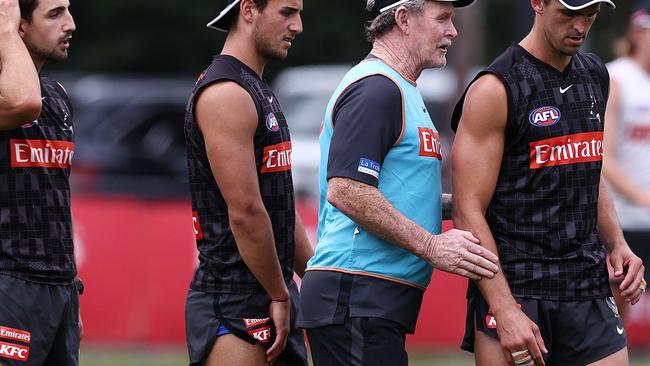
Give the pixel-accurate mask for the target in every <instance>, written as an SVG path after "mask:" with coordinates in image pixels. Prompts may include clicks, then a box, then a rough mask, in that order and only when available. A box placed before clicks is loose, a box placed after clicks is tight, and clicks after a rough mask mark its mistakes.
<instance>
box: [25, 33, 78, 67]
mask: <svg viewBox="0 0 650 366" xmlns="http://www.w3.org/2000/svg"><path fill="white" fill-rule="evenodd" d="M62 40H63V38H61V39H60V40H59V42H58V43H57V45H56V47H55V48H54V49H45V48H42V47H38V46H36V45H33V44H32V45H29V44H27V48H28V49H29V52H30V53H31V54H32V55H35V56H37V57H38V58H40V59H41V60H43V61H48V62H49V61H51V62H61V61H65V60H66V59H67V58H68V50H63V51H58V50H57V49H56V48H57V47H58V45H59V44H60V43H61V41H62Z"/></svg>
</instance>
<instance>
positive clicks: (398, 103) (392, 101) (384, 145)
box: [327, 75, 403, 187]
mask: <svg viewBox="0 0 650 366" xmlns="http://www.w3.org/2000/svg"><path fill="white" fill-rule="evenodd" d="M402 103H403V102H402V93H401V91H400V89H399V87H398V86H397V85H396V84H395V83H394V82H393V81H392V80H390V79H388V78H387V77H385V76H383V75H373V76H369V77H366V78H364V79H361V80H359V81H357V82H355V83H354V84H352V85H350V87H348V89H347V90H346V91H344V92H343V93H342V94H341V96H340V97H339V100H338V101H337V103H336V105H335V106H334V111H333V113H332V116H333V117H332V120H333V123H334V133H333V135H332V141H331V143H330V151H329V160H328V162H327V179H328V180H329V179H330V178H333V177H344V178H350V179H353V180H355V181H358V182H362V183H366V184H369V185H372V186H374V187H377V186H378V184H379V174H381V166H382V165H383V163H384V158H385V157H386V154H388V151H389V150H390V148H391V147H392V146H393V145H394V144H395V143H396V142H397V141H398V140H399V138H400V135H401V133H402V128H403V126H402V124H403V105H402Z"/></svg>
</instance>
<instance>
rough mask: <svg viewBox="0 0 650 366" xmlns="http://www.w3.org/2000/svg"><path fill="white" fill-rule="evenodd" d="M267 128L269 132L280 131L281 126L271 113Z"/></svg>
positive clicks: (267, 119) (267, 117)
mask: <svg viewBox="0 0 650 366" xmlns="http://www.w3.org/2000/svg"><path fill="white" fill-rule="evenodd" d="M266 128H268V129H269V131H273V132H275V131H277V130H279V129H280V125H279V124H278V119H277V118H276V117H275V114H273V113H269V114H268V115H267V116H266Z"/></svg>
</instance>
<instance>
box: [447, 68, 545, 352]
mask: <svg viewBox="0 0 650 366" xmlns="http://www.w3.org/2000/svg"><path fill="white" fill-rule="evenodd" d="M506 121H507V95H506V90H505V87H504V85H503V84H502V82H501V81H500V80H499V79H498V78H497V77H496V76H494V75H490V74H488V75H485V76H483V77H481V78H480V79H478V80H477V81H476V82H475V83H474V84H473V85H472V86H471V87H470V89H469V90H468V93H467V96H466V98H465V104H464V109H463V116H462V119H461V121H460V125H459V127H458V132H457V134H456V138H455V140H454V145H453V148H452V167H453V168H452V172H453V192H454V194H453V214H452V215H453V219H454V226H456V227H457V228H460V229H463V230H468V231H470V232H472V233H473V234H474V235H476V236H477V237H478V239H479V240H480V241H481V245H482V246H483V247H485V248H486V249H488V250H490V251H491V252H493V253H495V254H498V250H497V245H496V242H495V240H494V237H493V236H492V233H491V231H490V228H489V226H488V223H487V221H486V220H485V211H486V209H487V207H488V204H489V203H490V200H491V199H492V195H493V194H494V190H495V187H496V183H497V179H498V176H499V170H500V167H501V159H502V157H503V151H504V141H505V134H504V133H505V127H506ZM476 284H477V285H478V287H479V289H480V290H481V293H482V294H483V297H484V298H485V299H486V301H487V303H488V304H489V306H490V309H491V310H492V312H493V314H494V316H495V318H496V319H497V326H498V328H497V331H498V333H499V337H500V340H501V345H502V347H503V348H504V353H505V355H506V357H509V353H512V352H516V351H521V350H524V349H529V350H530V352H531V355H532V356H533V358H535V359H536V361H537V363H538V364H539V365H542V364H543V361H542V359H541V352H540V351H541V350H544V346H543V341H541V336H540V335H539V331H538V330H537V327H536V326H535V324H533V323H532V322H531V321H530V320H529V319H528V318H527V317H526V316H525V315H524V314H523V313H522V312H521V310H519V308H518V306H517V303H516V301H515V299H514V298H513V296H512V293H511V292H510V288H509V286H508V283H507V281H506V277H505V275H504V273H503V271H499V272H498V273H497V274H496V275H495V276H494V278H484V279H482V280H481V281H478V282H476ZM536 339H537V342H536Z"/></svg>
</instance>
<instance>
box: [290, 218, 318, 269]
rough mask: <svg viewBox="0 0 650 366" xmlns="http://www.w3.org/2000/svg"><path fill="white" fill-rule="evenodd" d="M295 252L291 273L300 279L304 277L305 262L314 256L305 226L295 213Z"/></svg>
mask: <svg viewBox="0 0 650 366" xmlns="http://www.w3.org/2000/svg"><path fill="white" fill-rule="evenodd" d="M295 231H296V233H295V240H296V252H295V256H294V258H293V271H294V272H296V274H297V275H298V277H300V278H302V277H303V276H304V275H305V269H306V268H307V261H309V259H310V258H311V257H313V256H314V248H313V247H312V246H311V243H310V242H309V237H308V236H307V232H306V231H305V226H304V225H303V224H302V220H301V219H300V216H299V215H298V211H296V230H295Z"/></svg>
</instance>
